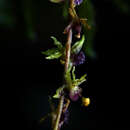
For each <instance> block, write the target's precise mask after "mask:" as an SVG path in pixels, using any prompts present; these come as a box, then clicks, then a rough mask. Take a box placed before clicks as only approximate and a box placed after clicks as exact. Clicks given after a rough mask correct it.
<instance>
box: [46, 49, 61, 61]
mask: <svg viewBox="0 0 130 130" xmlns="http://www.w3.org/2000/svg"><path fill="white" fill-rule="evenodd" d="M61 56H62V52H60V51H57V52H55V53H54V54H51V55H50V56H47V57H46V59H48V60H52V59H58V58H60V57H61Z"/></svg>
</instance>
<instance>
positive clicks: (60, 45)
mask: <svg viewBox="0 0 130 130" xmlns="http://www.w3.org/2000/svg"><path fill="white" fill-rule="evenodd" d="M51 38H52V39H53V40H54V44H55V45H56V46H57V47H58V49H62V48H63V45H62V44H61V42H59V41H58V40H57V39H56V38H55V37H53V36H51Z"/></svg>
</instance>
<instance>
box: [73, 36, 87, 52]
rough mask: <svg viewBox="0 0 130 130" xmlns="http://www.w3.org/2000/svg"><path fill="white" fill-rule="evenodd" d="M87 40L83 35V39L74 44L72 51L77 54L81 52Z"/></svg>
mask: <svg viewBox="0 0 130 130" xmlns="http://www.w3.org/2000/svg"><path fill="white" fill-rule="evenodd" d="M84 41H85V36H84V35H83V36H82V38H81V40H79V41H78V42H76V43H75V44H74V45H73V46H72V53H74V54H77V53H79V52H80V50H81V49H82V46H83V43H84Z"/></svg>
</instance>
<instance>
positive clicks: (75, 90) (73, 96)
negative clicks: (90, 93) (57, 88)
mask: <svg viewBox="0 0 130 130" xmlns="http://www.w3.org/2000/svg"><path fill="white" fill-rule="evenodd" d="M81 92H82V89H81V88H79V87H74V88H73V89H72V90H71V91H70V93H69V97H70V99H71V100H72V101H77V100H78V99H79V97H80V96H81Z"/></svg>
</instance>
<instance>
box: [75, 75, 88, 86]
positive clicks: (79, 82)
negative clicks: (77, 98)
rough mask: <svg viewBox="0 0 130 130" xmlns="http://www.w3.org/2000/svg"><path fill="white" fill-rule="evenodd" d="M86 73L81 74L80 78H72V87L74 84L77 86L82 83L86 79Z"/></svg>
mask: <svg viewBox="0 0 130 130" xmlns="http://www.w3.org/2000/svg"><path fill="white" fill-rule="evenodd" d="M86 76H87V75H86V74H85V75H83V76H82V77H81V78H80V79H76V80H74V81H73V87H75V86H79V85H80V84H82V83H83V82H85V81H86Z"/></svg>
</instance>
